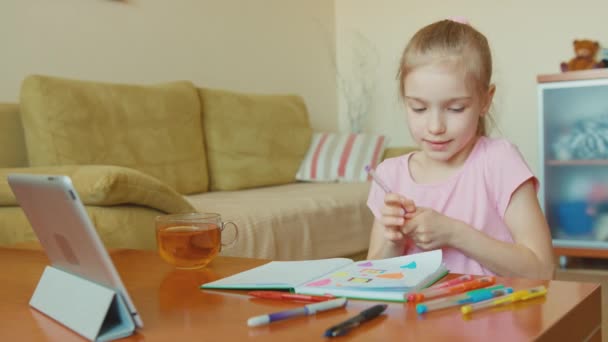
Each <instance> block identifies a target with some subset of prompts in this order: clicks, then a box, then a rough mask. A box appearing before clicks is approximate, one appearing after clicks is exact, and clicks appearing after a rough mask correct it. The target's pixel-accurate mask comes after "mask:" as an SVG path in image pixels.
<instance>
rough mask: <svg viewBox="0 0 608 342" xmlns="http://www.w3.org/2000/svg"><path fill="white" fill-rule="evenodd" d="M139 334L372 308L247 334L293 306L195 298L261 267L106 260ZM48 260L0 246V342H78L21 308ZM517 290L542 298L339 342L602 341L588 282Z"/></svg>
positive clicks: (378, 327)
mask: <svg viewBox="0 0 608 342" xmlns="http://www.w3.org/2000/svg"><path fill="white" fill-rule="evenodd" d="M110 255H111V257H112V259H113V260H114V263H115V264H116V267H117V269H118V271H119V273H120V274H121V276H122V278H123V281H124V282H125V285H126V287H127V289H128V290H129V292H130V294H131V296H132V298H133V301H134V302H135V304H136V306H137V307H138V309H139V312H140V315H141V317H142V319H143V321H144V328H143V329H140V330H138V331H137V332H136V333H135V334H134V335H132V336H131V337H129V338H127V339H125V340H130V341H144V340H145V341H168V340H170V339H174V340H175V341H181V340H184V341H185V340H209V341H220V340H221V339H224V340H226V341H233V340H235V341H236V340H245V339H257V340H263V341H283V342H284V341H287V340H288V341H290V342H292V341H311V340H312V341H314V340H319V341H320V340H327V338H324V337H322V335H323V332H324V331H325V330H326V329H327V328H328V327H330V326H332V325H334V324H336V323H339V322H341V321H343V320H345V319H347V318H349V317H351V316H353V315H355V314H356V313H358V312H359V311H361V310H362V309H364V308H367V307H369V306H371V305H373V304H374V303H375V302H369V301H359V300H350V301H349V303H348V305H347V307H346V308H344V309H337V310H331V311H327V312H322V313H319V314H317V315H313V316H307V317H299V318H294V319H291V320H286V321H281V322H275V323H272V324H270V325H266V326H262V327H257V328H249V327H247V324H246V321H247V319H248V318H249V317H252V316H256V315H260V314H264V313H270V312H275V311H280V310H284V309H288V308H294V307H298V306H300V305H301V304H298V303H293V302H284V301H274V300H263V299H253V298H250V297H249V296H247V295H246V292H243V291H210V290H200V289H199V285H201V284H202V283H205V282H209V281H212V280H216V279H219V278H222V277H226V276H228V275H231V274H235V273H237V272H241V271H244V270H246V269H250V268H252V267H255V266H259V265H262V264H264V263H265V262H267V260H256V259H245V258H229V257H218V258H217V259H215V260H214V261H213V262H212V263H211V264H210V265H209V266H208V267H207V268H205V269H201V270H195V271H180V270H176V269H173V268H172V267H171V266H170V265H168V264H166V263H164V262H163V261H162V260H161V259H160V258H159V257H158V255H157V254H156V253H155V252H153V251H139V250H124V249H123V250H114V251H111V252H110ZM47 264H48V260H47V258H46V256H45V254H44V252H43V251H40V250H35V249H14V248H0V268H1V269H2V270H3V272H2V273H1V276H0V277H1V278H0V279H1V281H2V287H1V289H0V303H2V305H0V340H2V341H11V340H60V341H82V340H83V339H82V338H81V337H80V336H78V335H76V334H75V333H73V332H71V331H70V330H68V329H66V328H64V327H63V326H62V325H60V324H58V323H56V322H55V321H53V320H52V319H50V318H48V317H47V316H45V315H43V314H41V313H40V312H38V311H36V310H35V309H33V308H31V307H29V305H28V302H29V299H30V297H31V295H32V293H33V291H34V289H35V287H36V284H37V282H38V280H39V278H40V275H41V274H42V271H43V269H44V267H45V266H46V265H47ZM497 283H500V284H504V285H505V286H512V287H513V288H514V289H516V290H517V289H521V288H527V287H533V286H538V285H544V286H546V287H547V288H548V294H547V296H546V297H543V298H537V299H533V300H530V301H527V302H520V303H515V304H510V305H507V306H504V307H500V308H493V309H488V310H485V311H480V312H478V313H474V314H473V315H472V316H470V317H468V318H464V317H463V316H462V315H461V314H460V312H459V311H458V309H457V308H452V309H447V310H442V311H435V312H431V313H428V314H426V315H424V316H419V315H417V314H416V312H415V309H414V306H413V304H407V303H406V304H401V303H390V304H389V307H388V309H387V310H386V311H385V313H386V314H384V315H382V316H381V317H379V318H377V319H374V320H373V321H370V322H367V323H365V324H363V325H362V326H360V327H358V328H356V329H354V330H353V331H351V333H349V334H348V335H346V336H343V337H340V338H338V340H348V341H380V340H385V341H386V340H403V339H408V340H409V339H415V340H444V339H446V340H448V339H449V340H450V341H461V340H462V341H465V340H466V341H484V342H487V341H488V339H489V338H491V340H492V342H495V341H524V340H533V339H536V340H546V341H555V340H569V341H574V340H584V339H586V338H590V340H593V341H595V340H597V341H599V340H601V325H600V321H601V294H600V287H599V285H597V284H593V283H577V282H563V281H541V280H526V279H507V278H498V281H497Z"/></svg>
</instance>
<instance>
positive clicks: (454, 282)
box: [429, 274, 473, 289]
mask: <svg viewBox="0 0 608 342" xmlns="http://www.w3.org/2000/svg"><path fill="white" fill-rule="evenodd" d="M469 280H473V276H472V275H470V274H465V275H461V276H460V277H458V278H454V279H450V280H448V281H444V282H441V283H437V284H435V285H433V286H431V287H429V289H440V288H443V287H448V286H454V285H457V284H460V283H464V282H465V281H469Z"/></svg>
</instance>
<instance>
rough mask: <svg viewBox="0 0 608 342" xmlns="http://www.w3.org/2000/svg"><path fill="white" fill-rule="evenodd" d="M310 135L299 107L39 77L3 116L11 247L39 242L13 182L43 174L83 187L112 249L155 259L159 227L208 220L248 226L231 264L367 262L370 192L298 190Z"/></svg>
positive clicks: (0, 211) (172, 86) (3, 216)
mask: <svg viewBox="0 0 608 342" xmlns="http://www.w3.org/2000/svg"><path fill="white" fill-rule="evenodd" d="M311 134H312V130H311V128H310V124H309V119H308V113H307V111H306V107H305V105H304V102H303V100H302V99H301V98H300V97H298V96H293V95H256V94H239V93H233V92H228V91H222V90H213V89H205V88H197V87H195V86H194V85H192V84H191V83H190V82H173V83H167V84H161V85H149V86H147V85H129V84H108V83H99V82H86V81H78V80H68V79H62V78H56V77H47V76H30V77H28V78H26V79H25V80H24V82H23V84H22V89H21V96H20V103H19V104H0V144H1V146H2V149H1V150H0V244H1V245H11V244H15V243H20V242H23V241H29V240H35V236H34V234H33V232H32V230H31V228H30V226H29V224H28V222H27V220H26V219H25V216H24V215H23V213H22V211H21V209H20V208H19V207H18V205H17V203H16V201H15V198H14V197H13V194H12V192H11V191H10V189H9V187H8V185H7V183H6V175H7V174H10V173H41V174H66V175H69V176H70V177H71V178H72V181H73V183H74V185H75V187H76V189H77V191H78V192H79V194H80V197H81V199H82V200H83V202H84V203H85V206H86V208H87V210H88V213H89V215H90V217H91V218H92V220H93V222H94V224H95V225H96V228H97V230H98V232H99V233H100V236H101V238H102V240H103V241H104V243H105V244H106V246H107V247H114V248H136V249H154V248H156V242H155V234H154V217H156V216H157V215H161V214H166V213H180V212H193V211H199V212H217V213H220V214H221V215H222V217H223V218H224V220H232V221H234V222H235V223H236V224H237V225H238V226H239V229H240V231H239V239H238V241H237V243H236V244H235V245H234V246H233V247H232V248H226V249H224V250H223V251H222V254H223V255H231V256H243V257H258V258H269V259H275V260H298V259H315V258H327V257H335V256H350V255H355V254H360V253H363V252H365V250H366V248H367V244H368V239H369V233H370V228H371V225H372V215H371V213H370V212H369V210H368V209H367V208H366V205H365V201H366V198H367V192H368V188H369V184H368V183H352V184H337V183H325V184H319V183H300V182H296V181H295V179H294V177H295V174H296V171H297V169H298V167H299V164H300V162H301V160H302V159H303V157H304V155H305V153H306V151H307V149H308V146H309V143H310V137H311ZM403 152H405V150H403V149H393V150H391V151H389V152H388V153H389V154H391V155H396V154H400V153H403Z"/></svg>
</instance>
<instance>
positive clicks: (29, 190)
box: [8, 174, 143, 328]
mask: <svg viewBox="0 0 608 342" xmlns="http://www.w3.org/2000/svg"><path fill="white" fill-rule="evenodd" d="M8 184H9V185H10V187H11V189H12V191H13V193H14V194H15V197H16V199H17V202H18V203H19V205H20V206H21V208H22V209H23V212H24V213H25V216H26V217H27V219H28V221H29V222H30V224H31V226H32V229H33V230H34V233H35V234H36V236H37V237H38V240H39V241H40V244H41V245H42V247H43V248H44V250H45V252H46V254H47V256H48V258H49V261H50V263H51V265H52V266H53V267H56V268H58V269H61V270H63V271H66V272H69V273H72V274H75V275H78V276H80V277H83V278H86V279H88V280H91V281H94V282H96V283H98V284H100V285H103V286H106V287H108V288H111V289H113V290H115V291H116V293H117V294H118V295H120V296H121V297H122V299H123V300H124V302H125V303H126V305H127V308H128V310H129V312H130V313H131V316H132V317H133V321H134V322H135V325H136V326H137V327H139V328H141V327H143V322H142V320H141V317H140V316H139V313H138V312H137V309H136V308H135V305H134V304H133V301H132V300H131V297H130V296H129V293H128V292H127V289H126V288H125V286H124V284H123V283H122V280H121V279H120V276H119V274H118V272H117V271H116V268H115V267H114V264H113V263H112V259H111V258H110V255H109V254H108V252H107V250H106V249H105V247H104V245H103V243H102V241H101V239H100V237H99V235H98V234H97V231H96V230H95V227H94V226H93V223H92V222H91V219H90V218H89V215H88V214H87V212H86V210H85V208H84V205H83V204H82V202H81V201H80V199H79V197H78V193H77V192H76V190H75V189H74V186H73V185H72V181H71V179H70V178H69V177H67V176H61V175H59V176H58V175H31V174H10V175H8Z"/></svg>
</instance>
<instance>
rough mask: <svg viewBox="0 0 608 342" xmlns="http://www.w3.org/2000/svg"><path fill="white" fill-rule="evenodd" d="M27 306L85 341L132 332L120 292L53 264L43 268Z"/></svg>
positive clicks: (119, 336) (129, 318)
mask: <svg viewBox="0 0 608 342" xmlns="http://www.w3.org/2000/svg"><path fill="white" fill-rule="evenodd" d="M30 305H31V306H32V307H34V308H35V309H37V310H39V311H41V312H42V313H44V314H45V315H47V316H49V317H51V318H53V319H55V320H56V321H58V322H59V323H61V324H63V325H65V326H66V327H68V328H70V329H72V330H73V331H75V332H76V333H78V334H80V335H82V336H84V337H86V338H88V339H89V340H94V341H109V340H113V339H117V338H122V337H126V336H129V335H131V334H132V333H133V332H134V331H135V323H134V322H133V318H132V317H131V315H130V313H129V310H128V309H127V306H126V304H125V302H124V300H123V299H122V297H121V296H120V294H118V293H117V292H116V291H114V290H112V289H110V288H107V287H105V286H102V285H99V284H97V283H94V282H92V281H90V280H87V279H85V278H81V277H78V276H75V275H73V274H71V273H67V272H65V271H62V270H60V269H58V268H55V267H53V266H47V267H46V268H45V269H44V272H43V274H42V277H40V281H39V282H38V285H37V286H36V290H35V291H34V294H33V295H32V299H30Z"/></svg>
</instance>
